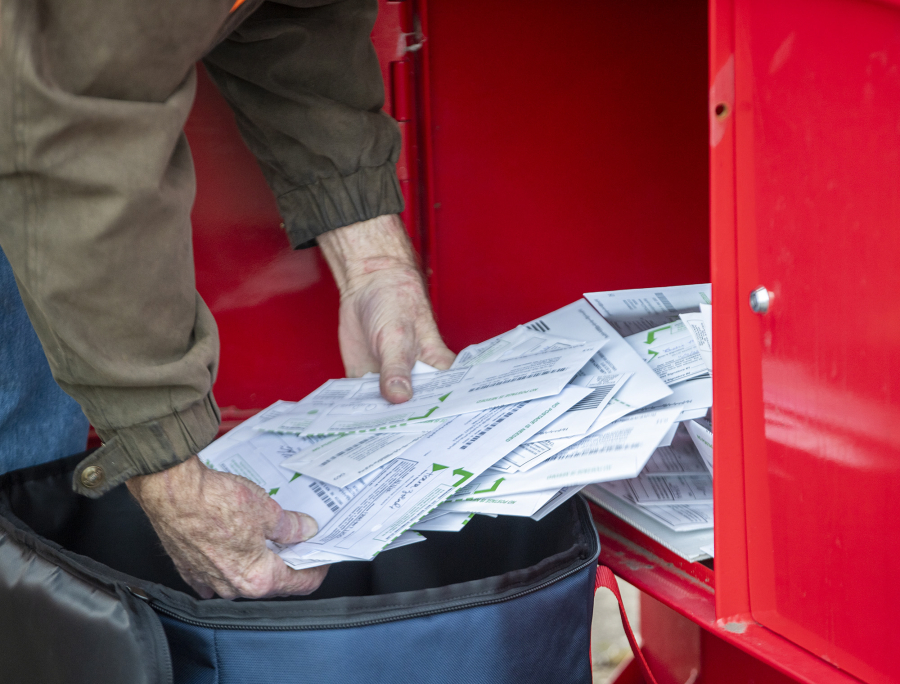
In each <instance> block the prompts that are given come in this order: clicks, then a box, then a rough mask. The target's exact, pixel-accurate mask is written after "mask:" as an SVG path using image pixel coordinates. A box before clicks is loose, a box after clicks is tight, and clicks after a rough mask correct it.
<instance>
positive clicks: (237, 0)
mask: <svg viewBox="0 0 900 684" xmlns="http://www.w3.org/2000/svg"><path fill="white" fill-rule="evenodd" d="M243 4H244V0H235V3H234V4H233V5H232V6H231V11H232V12H234V11H235V10H236V9H237V8H238V7H240V6H241V5H243Z"/></svg>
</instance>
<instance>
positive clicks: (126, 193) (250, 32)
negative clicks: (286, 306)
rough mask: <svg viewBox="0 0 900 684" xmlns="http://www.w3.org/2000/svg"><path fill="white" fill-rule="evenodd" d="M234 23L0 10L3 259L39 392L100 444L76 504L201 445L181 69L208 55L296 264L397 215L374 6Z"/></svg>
mask: <svg viewBox="0 0 900 684" xmlns="http://www.w3.org/2000/svg"><path fill="white" fill-rule="evenodd" d="M232 4H233V0H191V2H183V0H115V1H113V0H44V1H43V2H41V3H35V2H33V0H3V1H2V3H0V31H2V34H0V246H2V248H3V251H4V252H5V254H6V256H7V257H8V259H9V261H10V263H11V265H12V267H13V271H14V273H15V275H16V280H17V283H18V285H19V290H20V292H21V294H22V298H23V301H24V302H25V306H26V309H27V310H28V314H29V316H30V318H31V321H32V323H33V325H34V327H35V330H36V331H37V333H38V336H39V338H40V340H41V343H42V345H43V347H44V351H45V353H46V354H47V357H48V360H49V362H50V367H51V370H52V371H53V374H54V377H55V378H56V380H57V381H58V382H59V384H60V386H61V387H62V388H63V389H64V390H65V391H66V392H68V393H69V394H70V395H71V396H73V397H74V398H75V399H76V400H77V401H78V402H79V403H80V405H81V406H82V408H83V410H84V412H85V414H87V416H88V418H89V419H90V420H91V422H92V424H93V425H94V426H95V428H96V429H97V432H98V434H99V435H100V437H101V439H102V440H103V442H104V445H103V447H102V448H100V449H99V450H97V451H96V452H94V453H93V454H92V455H91V456H89V457H88V458H87V459H85V460H84V461H83V462H82V463H81V464H80V466H79V468H78V469H77V471H76V474H75V481H74V487H75V489H76V490H77V491H79V492H81V493H83V494H85V495H87V496H99V495H101V494H102V493H104V492H106V491H108V490H109V489H110V488H112V487H113V486H115V485H117V484H119V483H121V482H123V481H124V480H126V479H127V478H129V477H132V476H135V475H139V474H148V473H153V472H157V471H159V470H162V469H165V468H167V467H170V466H172V465H175V464H177V463H180V462H181V461H183V460H184V459H186V458H188V457H189V456H190V455H191V454H192V453H196V452H197V451H199V450H200V449H202V448H203V447H204V446H206V445H207V444H208V443H209V442H210V441H211V440H212V439H213V438H214V437H215V435H216V432H217V429H218V425H219V411H218V408H217V407H216V403H215V400H214V399H213V395H212V385H213V382H214V380H215V375H216V366H217V363H218V334H217V330H216V325H215V321H214V320H213V317H212V314H211V313H210V311H209V309H208V308H207V307H206V305H205V304H204V302H203V300H202V299H201V298H200V296H199V295H198V294H197V292H196V288H195V283H194V271H193V254H192V251H191V234H190V209H191V205H192V202H193V195H194V174H193V166H192V163H191V158H190V152H189V150H188V146H187V141H186V140H185V138H184V134H183V132H182V129H183V126H184V123H185V120H186V119H187V116H188V114H189V112H190V108H191V105H192V101H193V96H194V89H195V72H194V66H193V65H194V64H195V63H196V61H198V60H199V59H200V58H201V57H203V55H204V54H207V53H209V54H208V62H207V63H208V65H209V69H210V71H211V72H212V74H213V76H214V78H215V80H216V82H217V83H218V84H219V85H220V87H221V88H222V89H223V91H224V93H225V95H226V97H227V98H228V100H229V102H230V103H231V104H232V106H233V107H234V109H235V111H236V115H237V118H238V121H239V124H240V126H241V130H242V132H243V134H244V136H245V138H246V139H247V141H248V143H249V144H250V146H251V148H252V149H253V151H254V152H255V153H256V155H257V157H258V158H259V160H260V163H261V165H262V167H263V170H264V171H265V174H266V177H267V178H268V180H269V182H270V184H271V186H272V188H273V189H274V191H275V192H276V194H277V195H278V197H279V205H280V207H281V210H282V212H283V216H284V219H285V223H286V225H287V226H288V232H289V234H290V236H291V240H292V242H293V244H294V245H295V246H298V245H302V244H304V243H307V242H309V241H310V240H312V239H314V238H315V236H316V235H318V234H320V233H322V232H323V231H326V230H329V229H332V228H335V227H338V226H341V225H345V224H347V223H352V222H354V221H359V220H363V219H366V218H372V217H374V216H377V215H380V214H384V213H392V212H396V211H399V209H400V206H401V202H400V195H399V192H398V190H397V182H396V179H395V178H394V175H393V162H394V160H395V159H396V157H397V153H398V149H399V137H398V135H397V131H396V127H395V125H394V124H393V122H392V121H391V120H390V119H389V118H388V117H386V116H385V115H384V114H382V113H381V112H380V111H379V110H380V106H381V98H382V94H381V91H382V87H383V86H382V84H381V77H380V73H379V72H378V68H377V63H376V61H375V58H374V54H373V52H372V47H371V44H370V41H369V31H370V29H371V24H372V22H373V21H374V16H375V15H374V12H375V7H376V1H375V0H346V1H345V2H338V3H334V4H333V5H324V6H320V7H314V8H310V9H303V8H302V7H297V6H295V5H299V4H301V3H299V2H293V3H291V4H289V5H282V4H274V3H273V4H271V5H270V4H264V5H262V6H259V3H258V2H253V0H248V1H247V2H246V3H245V6H244V7H242V8H241V10H240V11H239V12H238V13H236V14H235V15H230V14H229V10H230V9H231V5H232ZM314 4H318V5H321V4H322V3H321V2H318V3H314ZM238 15H239V16H238ZM248 15H249V18H248ZM236 21H242V22H243V24H242V25H241V26H240V27H239V28H238V29H237V31H236V32H234V33H233V34H232V35H231V37H229V38H227V39H226V40H225V41H224V42H223V43H221V44H220V45H219V47H218V48H215V49H213V50H212V52H209V49H210V46H211V45H215V44H216V42H217V40H218V36H220V35H221V34H222V33H223V31H230V30H231V26H230V24H232V23H234V22H236Z"/></svg>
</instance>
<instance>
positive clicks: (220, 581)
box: [127, 456, 328, 599]
mask: <svg viewBox="0 0 900 684" xmlns="http://www.w3.org/2000/svg"><path fill="white" fill-rule="evenodd" d="M127 484H128V489H129V490H130V491H131V493H132V494H133V495H134V497H135V498H136V499H137V500H138V503H140V504H141V507H142V508H143V509H144V511H145V512H146V513H147V516H148V517H149V518H150V522H151V523H153V528H154V529H155V530H156V532H157V534H158V535H159V538H160V540H161V541H162V543H163V547H165V549H166V552H167V553H168V554H169V555H170V556H171V557H172V560H173V561H175V567H176V568H177V569H178V572H179V573H180V574H181V576H182V577H183V578H184V580H185V581H186V582H187V583H188V584H190V585H191V587H193V588H194V590H195V591H196V592H197V593H198V594H200V596H202V597H203V598H212V596H213V595H214V594H218V595H219V596H221V597H222V598H227V599H231V598H236V597H238V596H244V597H247V598H264V597H269V596H287V595H292V594H309V593H311V592H313V591H315V590H316V589H318V588H319V585H320V584H322V580H324V579H325V575H326V573H327V572H328V568H327V566H323V567H317V568H311V569H309V570H292V569H291V568H289V567H288V566H287V565H285V564H284V561H282V560H281V559H280V558H279V557H278V556H276V555H275V554H274V553H272V552H271V551H270V550H269V549H268V548H267V547H266V539H271V540H272V541H274V542H278V543H281V544H294V543H297V542H301V541H304V540H306V539H309V538H310V537H312V536H313V535H314V534H315V533H316V532H317V531H318V528H317V526H316V522H315V521H314V520H313V519H312V518H310V517H309V516H308V515H303V514H302V513H295V512H294V511H285V510H282V508H281V506H279V505H278V504H277V503H275V501H274V500H272V498H271V497H270V496H268V495H267V494H266V493H265V492H264V491H263V490H262V488H260V487H258V486H256V485H255V484H253V483H252V482H250V480H247V479H244V478H243V477H238V476H236V475H229V474H228V473H220V472H217V471H215V470H210V469H209V468H207V467H206V466H205V465H203V464H202V463H201V462H200V459H198V458H197V457H196V456H192V457H191V458H189V459H188V460H187V461H185V462H184V463H181V464H179V465H177V466H174V467H172V468H169V469H168V470H164V471H162V472H159V473H154V474H153V475H142V476H139V477H133V478H131V479H130V480H128V483H127Z"/></svg>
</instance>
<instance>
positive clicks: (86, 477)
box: [81, 465, 103, 489]
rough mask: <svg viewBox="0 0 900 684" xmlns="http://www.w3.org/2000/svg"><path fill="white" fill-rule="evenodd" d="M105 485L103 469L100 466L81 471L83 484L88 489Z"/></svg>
mask: <svg viewBox="0 0 900 684" xmlns="http://www.w3.org/2000/svg"><path fill="white" fill-rule="evenodd" d="M102 483H103V468H101V467H100V466H98V465H92V466H88V467H87V468H85V469H84V470H82V471H81V484H82V485H84V486H85V487H87V488H88V489H93V488H94V487H99V486H100V485H101V484H102Z"/></svg>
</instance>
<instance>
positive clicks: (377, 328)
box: [318, 215, 455, 404]
mask: <svg viewBox="0 0 900 684" xmlns="http://www.w3.org/2000/svg"><path fill="white" fill-rule="evenodd" d="M318 242H319V246H320V247H321V248H322V253H323V254H324V256H325V259H326V260H327V261H328V265H329V266H330V267H331V271H332V273H333V274H334V277H335V280H336V281H337V284H338V288H339V289H340V291H341V310H340V326H339V329H338V338H339V341H340V345H341V356H342V357H343V359H344V367H345V370H346V373H347V376H348V377H351V378H352V377H359V376H361V375H363V374H364V373H367V372H374V373H380V374H381V393H382V395H383V396H384V397H385V398H386V399H387V400H388V401H391V402H393V403H395V404H396V403H400V402H403V401H407V400H409V399H410V398H411V397H412V383H411V379H410V377H411V376H410V371H411V370H412V367H413V365H414V364H415V362H416V359H418V360H420V361H423V362H425V363H427V364H430V365H432V366H435V367H436V368H440V369H441V370H444V369H447V368H449V367H450V364H452V363H453V359H454V358H455V355H454V354H453V352H451V351H450V350H449V349H447V347H446V345H444V341H443V340H442V339H441V336H440V333H439V332H438V329H437V325H436V324H435V322H434V316H433V314H432V312H431V304H430V303H429V301H428V295H427V294H426V290H425V282H424V280H423V278H422V273H421V271H420V269H419V266H418V262H417V260H416V255H415V252H414V251H413V249H412V245H411V244H410V242H409V238H408V237H407V235H406V230H405V229H404V227H403V222H402V221H401V220H400V217H399V216H396V215H391V216H380V217H378V218H375V219H372V220H370V221H363V222H362V223H355V224H353V225H350V226H345V227H344V228H338V229H337V230H333V231H330V232H328V233H325V234H324V235H320V236H319V238H318Z"/></svg>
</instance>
